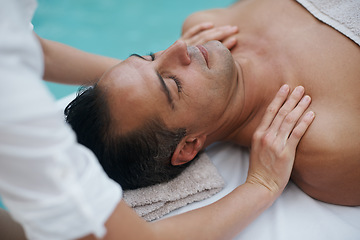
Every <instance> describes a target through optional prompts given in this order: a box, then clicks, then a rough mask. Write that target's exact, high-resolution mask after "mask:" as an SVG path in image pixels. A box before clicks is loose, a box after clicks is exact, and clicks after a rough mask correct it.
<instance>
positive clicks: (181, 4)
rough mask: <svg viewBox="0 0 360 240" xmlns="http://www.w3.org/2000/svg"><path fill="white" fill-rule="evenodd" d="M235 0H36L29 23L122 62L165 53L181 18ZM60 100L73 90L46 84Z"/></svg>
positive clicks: (46, 35)
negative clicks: (159, 52) (133, 55)
mask: <svg viewBox="0 0 360 240" xmlns="http://www.w3.org/2000/svg"><path fill="white" fill-rule="evenodd" d="M232 2H234V0H197V1H194V0H178V1H176V0H173V1H168V0H153V1H149V0H131V1H125V0H101V1H100V0H76V1H73V0H61V1H49V0H39V6H38V10H37V11H36V13H35V16H34V19H33V24H34V27H35V32H36V33H37V34H39V35H40V36H41V37H44V38H47V39H51V40H55V41H59V42H62V43H65V44H68V45H70V46H73V47H76V48H79V49H81V50H85V51H88V52H92V53H96V54H101V55H105V56H110V57H115V58H120V59H124V58H127V57H128V56H129V55H130V54H132V53H135V52H136V53H139V54H147V53H149V52H150V51H152V52H156V51H160V50H164V49H165V48H167V47H168V46H169V45H171V44H172V43H173V42H174V41H176V39H177V38H178V37H179V35H180V29H181V26H182V23H183V21H184V19H185V18H186V17H187V16H188V15H190V14H191V13H193V12H195V11H199V10H204V9H209V8H217V7H226V6H228V5H230V4H231V3H232ZM47 86H48V87H49V89H50V90H51V92H52V93H53V94H54V95H55V97H56V98H57V99H58V98H61V97H63V96H66V95H68V94H69V93H71V92H74V91H76V89H77V87H74V86H63V85H60V84H53V83H49V84H47Z"/></svg>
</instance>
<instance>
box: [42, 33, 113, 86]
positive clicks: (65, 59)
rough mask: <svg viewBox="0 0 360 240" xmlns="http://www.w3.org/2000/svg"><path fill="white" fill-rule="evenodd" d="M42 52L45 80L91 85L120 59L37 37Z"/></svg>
mask: <svg viewBox="0 0 360 240" xmlns="http://www.w3.org/2000/svg"><path fill="white" fill-rule="evenodd" d="M38 39H39V41H40V43H41V47H42V50H43V53H44V62H45V72H44V77H43V78H44V79H45V80H47V81H52V82H58V83H63V84H73V85H92V84H94V83H95V82H96V81H97V80H98V79H99V78H100V77H101V76H102V74H103V73H104V72H105V71H106V70H107V69H109V68H110V67H112V66H114V65H115V64H117V63H119V62H120V60H118V59H114V58H109V57H104V56H100V55H96V54H91V53H87V52H84V51H81V50H78V49H76V48H73V47H70V46H67V45H65V44H62V43H58V42H54V41H50V40H46V39H43V38H40V37H38Z"/></svg>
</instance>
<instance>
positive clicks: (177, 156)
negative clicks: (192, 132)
mask: <svg viewBox="0 0 360 240" xmlns="http://www.w3.org/2000/svg"><path fill="white" fill-rule="evenodd" d="M205 140H206V135H199V136H196V137H193V136H192V137H190V136H189V137H185V138H184V139H183V140H181V142H180V143H179V144H178V145H177V147H176V149H175V151H174V154H173V155H172V157H171V164H172V165H174V166H178V165H182V164H185V163H187V162H189V161H191V160H193V159H194V157H195V156H196V154H198V152H199V151H200V150H201V149H202V148H203V147H204V144H205Z"/></svg>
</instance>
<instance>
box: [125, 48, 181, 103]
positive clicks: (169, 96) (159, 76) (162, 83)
mask: <svg viewBox="0 0 360 240" xmlns="http://www.w3.org/2000/svg"><path fill="white" fill-rule="evenodd" d="M130 57H138V58H141V59H143V60H145V61H147V60H146V59H145V58H144V57H142V56H140V55H139V54H136V53H134V54H131V55H130ZM155 73H156V75H157V77H158V79H159V81H160V84H161V87H162V88H161V90H162V91H163V92H164V93H165V95H166V97H167V100H168V102H169V105H170V107H171V109H174V107H175V106H174V101H173V98H172V96H171V93H170V90H169V88H168V87H167V85H166V83H165V81H164V79H163V78H162V76H161V75H160V73H159V72H158V71H155Z"/></svg>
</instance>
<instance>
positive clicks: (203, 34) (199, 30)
mask: <svg viewBox="0 0 360 240" xmlns="http://www.w3.org/2000/svg"><path fill="white" fill-rule="evenodd" d="M237 32H238V28H237V27H236V26H230V25H226V26H221V27H214V24H212V23H210V22H204V23H200V24H197V25H195V26H193V27H192V28H190V29H189V30H187V31H186V32H184V33H183V35H182V36H181V38H180V39H181V40H184V41H185V42H186V44H187V45H193V46H194V45H198V44H204V43H206V42H208V41H211V40H218V41H221V42H222V44H224V46H225V47H227V48H228V49H231V48H233V47H234V46H235V45H236V43H237V40H236V38H235V37H234V36H233V35H234V34H236V33H237Z"/></svg>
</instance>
